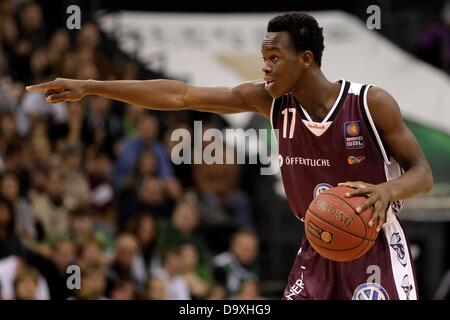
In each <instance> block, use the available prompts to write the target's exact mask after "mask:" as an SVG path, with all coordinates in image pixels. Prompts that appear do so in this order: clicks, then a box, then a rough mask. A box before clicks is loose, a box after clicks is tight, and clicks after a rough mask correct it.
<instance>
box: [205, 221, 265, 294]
mask: <svg viewBox="0 0 450 320" xmlns="http://www.w3.org/2000/svg"><path fill="white" fill-rule="evenodd" d="M257 256H258V237H257V235H256V233H254V232H253V231H250V230H239V231H237V232H236V233H235V234H234V235H233V238H232V239H231V245H230V250H229V251H226V252H223V253H221V254H219V255H217V256H216V257H214V260H213V265H214V277H215V279H216V280H217V281H218V282H219V283H221V284H222V285H223V286H224V287H225V288H226V290H227V294H228V297H233V296H235V295H236V294H237V293H238V290H239V288H240V287H241V284H242V283H243V282H244V281H245V280H252V281H255V280H257V279H258V273H257V271H256V266H255V263H256V259H257Z"/></svg>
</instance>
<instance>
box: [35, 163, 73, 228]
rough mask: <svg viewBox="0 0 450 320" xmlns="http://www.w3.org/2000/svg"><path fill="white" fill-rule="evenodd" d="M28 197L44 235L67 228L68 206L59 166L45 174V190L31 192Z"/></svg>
mask: <svg viewBox="0 0 450 320" xmlns="http://www.w3.org/2000/svg"><path fill="white" fill-rule="evenodd" d="M30 198H31V206H32V210H33V213H34V215H35V217H36V220H37V221H38V222H39V223H40V224H41V226H42V228H43V231H44V235H45V236H48V235H51V234H56V233H60V232H64V231H65V230H67V228H68V227H69V211H70V207H69V206H68V205H67V196H66V194H64V185H63V178H62V171H61V169H60V168H51V169H50V171H49V172H48V174H47V180H46V182H45V191H44V192H43V193H37V192H32V193H31V196H30ZM69 203H70V201H69Z"/></svg>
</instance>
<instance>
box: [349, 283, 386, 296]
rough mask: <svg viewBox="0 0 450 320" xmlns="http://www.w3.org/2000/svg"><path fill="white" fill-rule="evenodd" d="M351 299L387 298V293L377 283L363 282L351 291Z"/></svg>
mask: <svg viewBox="0 0 450 320" xmlns="http://www.w3.org/2000/svg"><path fill="white" fill-rule="evenodd" d="M352 300H389V295H388V293H387V292H386V290H385V289H384V288H383V287H382V286H380V285H379V284H378V283H363V284H361V285H359V286H358V288H356V289H355V292H353V297H352Z"/></svg>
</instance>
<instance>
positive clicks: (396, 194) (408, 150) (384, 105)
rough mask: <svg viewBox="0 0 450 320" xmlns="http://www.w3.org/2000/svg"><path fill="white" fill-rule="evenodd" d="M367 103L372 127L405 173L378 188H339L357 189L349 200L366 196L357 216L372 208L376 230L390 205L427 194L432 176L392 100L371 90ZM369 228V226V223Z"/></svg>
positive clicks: (356, 184)
mask: <svg viewBox="0 0 450 320" xmlns="http://www.w3.org/2000/svg"><path fill="white" fill-rule="evenodd" d="M367 103H368V107H369V111H370V114H371V116H372V118H373V121H374V123H375V126H376V127H377V130H378V132H379V134H380V136H381V139H382V140H383V143H385V144H386V146H387V147H388V148H389V151H390V152H391V153H392V156H393V157H394V158H395V159H396V160H397V162H398V163H399V164H400V165H401V166H402V168H403V169H404V170H405V173H404V174H402V175H401V176H400V177H399V178H397V179H394V180H391V181H387V182H385V183H382V184H379V185H369V184H367V183H364V182H347V183H343V184H341V185H345V186H349V187H353V188H356V190H354V191H352V192H350V195H349V196H355V195H362V194H364V195H367V196H368V197H369V198H368V199H367V201H366V202H365V203H364V204H363V205H362V206H361V208H360V212H362V211H364V210H365V209H367V208H368V207H370V206H371V205H373V206H374V215H373V218H372V219H371V221H372V223H373V221H375V219H376V218H377V217H379V218H380V220H379V224H378V229H380V228H381V226H382V224H383V223H384V222H385V220H386V208H387V206H388V204H389V202H390V201H395V200H403V199H407V198H410V197H413V196H415V195H418V194H421V193H425V192H428V191H430V189H431V187H432V184H433V176H432V173H431V169H430V165H429V164H428V162H427V160H426V158H425V156H424V154H423V152H422V150H421V149H420V146H419V144H418V142H417V140H416V138H415V137H414V135H413V134H412V132H411V131H410V130H409V129H408V127H407V126H406V125H405V123H404V122H403V120H402V117H401V113H400V109H399V107H398V104H397V102H396V101H395V99H394V98H393V97H392V96H391V95H390V94H389V93H387V92H386V91H385V90H383V89H380V88H370V89H369V92H368V96H367ZM369 225H370V222H369Z"/></svg>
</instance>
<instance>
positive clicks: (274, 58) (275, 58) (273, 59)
mask: <svg viewBox="0 0 450 320" xmlns="http://www.w3.org/2000/svg"><path fill="white" fill-rule="evenodd" d="M278 59H279V58H278V57H277V56H271V57H270V60H272V61H273V62H276V61H278Z"/></svg>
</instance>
